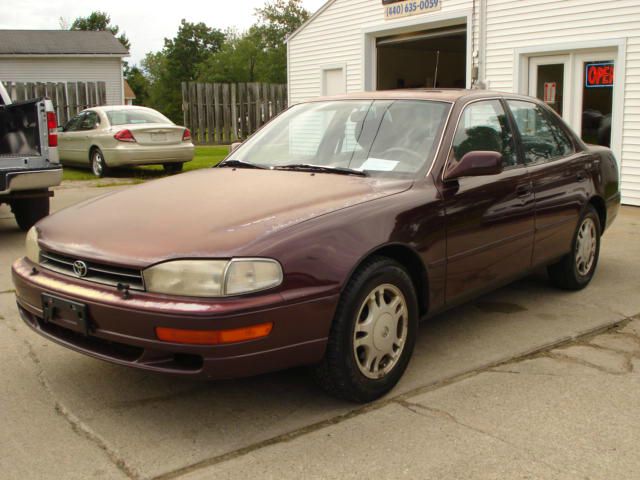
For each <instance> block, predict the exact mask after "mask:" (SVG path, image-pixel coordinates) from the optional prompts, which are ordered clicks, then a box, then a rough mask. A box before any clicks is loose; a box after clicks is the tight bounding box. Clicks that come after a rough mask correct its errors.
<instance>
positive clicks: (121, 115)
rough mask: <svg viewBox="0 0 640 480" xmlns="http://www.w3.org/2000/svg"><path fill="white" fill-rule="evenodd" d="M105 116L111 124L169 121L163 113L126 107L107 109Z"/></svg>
mask: <svg viewBox="0 0 640 480" xmlns="http://www.w3.org/2000/svg"><path fill="white" fill-rule="evenodd" d="M106 113H107V118H108V119H109V123H110V124H111V125H112V126H114V127H115V126H117V125H139V124H145V123H169V124H170V123H171V120H169V119H168V118H167V117H165V116H164V115H162V114H160V113H158V112H154V111H152V110H142V109H126V110H124V109H123V110H109V111H108V112H106Z"/></svg>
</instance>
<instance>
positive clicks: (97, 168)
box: [91, 150, 104, 177]
mask: <svg viewBox="0 0 640 480" xmlns="http://www.w3.org/2000/svg"><path fill="white" fill-rule="evenodd" d="M91 167H92V170H93V174H94V175H95V176H96V177H101V176H102V174H103V172H104V159H103V158H102V153H100V152H99V151H98V150H96V151H95V152H93V162H91Z"/></svg>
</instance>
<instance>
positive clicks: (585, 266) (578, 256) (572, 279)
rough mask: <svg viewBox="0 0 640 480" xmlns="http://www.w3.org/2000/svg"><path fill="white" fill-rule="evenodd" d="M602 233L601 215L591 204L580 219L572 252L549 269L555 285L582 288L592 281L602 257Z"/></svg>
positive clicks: (565, 288)
mask: <svg viewBox="0 0 640 480" xmlns="http://www.w3.org/2000/svg"><path fill="white" fill-rule="evenodd" d="M600 235H601V226H600V217H599V216H598V213H597V212H596V211H595V209H594V208H593V207H592V206H591V205H589V206H588V207H587V208H586V210H585V211H584V213H583V214H582V216H581V217H580V220H579V221H578V227H577V229H576V232H575V234H574V236H573V244H572V248H571V252H570V253H568V254H567V255H565V256H564V257H563V258H562V259H561V260H560V261H559V262H558V263H555V264H553V265H550V266H549V267H548V269H547V271H548V272H549V278H550V279H551V282H552V283H553V284H554V285H555V286H557V287H558V288H562V289H564V290H581V289H583V288H584V287H586V286H587V285H588V284H589V282H591V279H592V278H593V275H594V273H595V271H596V266H597V265H598V258H599V257H600Z"/></svg>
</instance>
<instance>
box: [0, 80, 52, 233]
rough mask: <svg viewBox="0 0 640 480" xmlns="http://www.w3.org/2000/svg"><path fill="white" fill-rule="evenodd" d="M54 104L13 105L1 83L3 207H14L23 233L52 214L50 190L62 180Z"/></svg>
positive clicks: (42, 100) (0, 200) (41, 100)
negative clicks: (5, 205) (50, 210)
mask: <svg viewBox="0 0 640 480" xmlns="http://www.w3.org/2000/svg"><path fill="white" fill-rule="evenodd" d="M57 147H58V135H57V121H56V114H55V112H54V109H53V103H52V102H51V100H48V99H46V98H39V99H35V100H29V101H26V102H19V103H12V102H11V98H10V97H9V95H8V93H7V91H6V89H5V88H4V86H3V85H2V83H0V205H1V204H3V203H6V204H8V205H9V206H10V207H11V211H12V212H13V214H14V215H15V217H16V221H17V223H18V225H19V226H20V228H21V229H22V230H25V231H26V230H28V229H29V228H31V227H32V226H33V225H34V224H35V223H36V222H37V221H38V220H40V219H41V218H43V217H46V216H47V215H48V214H49V199H50V197H51V196H53V192H51V191H50V187H53V186H56V185H59V184H60V182H61V181H62V166H61V165H60V161H59V158H58V148H57Z"/></svg>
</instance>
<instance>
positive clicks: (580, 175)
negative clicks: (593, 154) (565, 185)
mask: <svg viewBox="0 0 640 480" xmlns="http://www.w3.org/2000/svg"><path fill="white" fill-rule="evenodd" d="M586 179H587V176H586V175H585V173H584V172H578V173H577V174H576V180H578V181H579V182H584V181H585V180H586Z"/></svg>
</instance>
